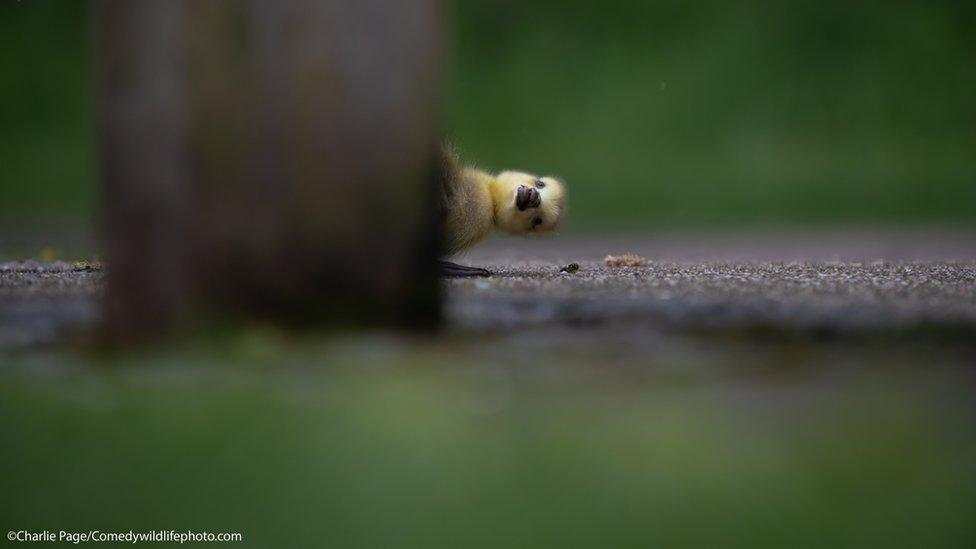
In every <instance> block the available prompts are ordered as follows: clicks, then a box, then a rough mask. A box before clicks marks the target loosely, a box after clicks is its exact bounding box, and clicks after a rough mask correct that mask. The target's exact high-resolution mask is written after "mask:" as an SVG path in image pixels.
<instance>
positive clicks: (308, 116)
mask: <svg viewBox="0 0 976 549" xmlns="http://www.w3.org/2000/svg"><path fill="white" fill-rule="evenodd" d="M438 4H439V2H437V1H436V0H424V1H418V2H409V3H391V2H385V1H383V0H359V1H356V2H347V1H341V0H329V1H315V0H289V1H285V2H264V1H260V0H253V1H239V2H224V1H218V0H202V1H201V0H192V1H191V0H184V1H182V2H174V1H169V0H140V1H132V0H106V1H104V2H103V3H102V5H101V7H100V10H99V14H98V19H99V29H100V31H99V39H100V48H99V53H100V57H99V58H100V63H101V71H100V73H101V74H100V83H101V89H100V117H101V131H102V165H103V170H104V171H103V174H104V181H105V185H104V188H105V235H106V239H107V247H106V251H107V255H108V257H107V259H108V268H109V273H110V278H109V288H108V292H107V298H106V313H107V315H106V318H107V327H108V331H109V333H110V334H112V335H114V336H115V337H116V338H117V339H129V338H142V337H144V336H151V335H152V334H157V333H160V332H165V331H166V330H167V329H169V328H171V327H172V326H174V325H179V324H180V322H181V320H182V319H184V318H186V317H188V316H190V317H193V316H197V314H198V313H199V312H201V311H208V310H216V311H218V312H221V311H222V312H225V313H233V314H241V315H244V316H257V317H270V318H273V319H278V320H284V321H289V322H295V321H297V322H310V323H330V322H342V323H345V322H347V321H354V322H368V323H372V322H403V321H409V322H410V323H413V324H420V325H431V324H432V323H434V322H436V318H437V314H438V313H437V311H438V288H437V279H436V271H435V270H434V260H435V259H436V254H437V249H436V236H435V235H436V223H435V220H434V219H433V212H434V206H435V204H434V200H433V197H434V194H433V192H432V191H433V189H432V188H431V187H432V182H433V178H432V176H431V173H432V170H433V166H432V162H431V159H432V158H434V156H435V155H434V148H435V147H436V142H437V139H436V135H437V131H438V127H437V121H438V116H437V114H438V113H437V106H438V103H439V101H438V89H439V78H440V77H439V50H440V46H441V45H440V35H441V30H440V27H441V13H440V8H439V5H438Z"/></svg>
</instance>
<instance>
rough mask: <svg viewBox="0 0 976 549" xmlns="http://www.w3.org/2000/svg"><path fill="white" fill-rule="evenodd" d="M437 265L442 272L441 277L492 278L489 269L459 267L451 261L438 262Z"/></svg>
mask: <svg viewBox="0 0 976 549" xmlns="http://www.w3.org/2000/svg"><path fill="white" fill-rule="evenodd" d="M437 263H438V265H439V267H440V270H441V276H451V277H457V276H491V271H489V270H488V269H481V268H478V267H465V266H464V265H458V264H457V263H451V262H450V261H438V262H437Z"/></svg>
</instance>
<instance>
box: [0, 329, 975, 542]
mask: <svg viewBox="0 0 976 549" xmlns="http://www.w3.org/2000/svg"><path fill="white" fill-rule="evenodd" d="M462 351H463V349H462V350H459V349H458V348H457V344H456V342H455V343H454V344H451V345H446V346H445V345H436V344H435V345H428V344H425V345H424V346H420V347H417V346H415V345H411V346H407V347H403V346H402V345H401V344H396V343H393V344H391V343H390V342H384V341H383V340H379V341H376V340H372V339H369V338H366V339H360V340H357V339H355V338H354V339H353V340H351V341H346V342H342V340H339V342H338V343H337V342H335V341H333V343H330V344H322V343H321V342H313V343H309V342H305V343H302V342H296V341H293V340H279V339H276V338H275V337H270V338H269V337H266V336H260V335H258V337H254V334H251V335H250V336H246V337H242V338H241V339H240V340H239V342H238V343H235V344H232V345H231V346H229V347H226V348H224V349H223V350H220V349H218V350H212V349H211V350H205V351H200V350H196V351H193V350H191V351H178V352H169V351H166V352H161V353H159V352H157V353H155V354H153V355H151V356H138V355H136V356H122V357H117V358H111V359H105V358H97V357H91V358H87V359H85V358H83V357H81V358H79V357H77V356H75V357H70V356H68V357H65V356H64V355H60V356H59V355H53V356H52V355H47V356H38V355H37V354H27V355H20V356H19V357H18V356H17V355H14V356H12V357H10V356H9V355H8V358H12V360H11V361H10V362H8V364H7V367H6V368H5V369H4V371H3V372H2V373H0V439H2V440H3V441H4V451H3V452H0V507H2V508H3V509H4V513H3V526H5V527H7V529H14V530H17V529H28V530H30V529H36V530H41V529H45V528H46V529H56V530H59V529H64V530H68V531H70V530H72V529H79V530H84V531H87V530H89V529H100V530H102V531H111V530H115V529H117V530H122V531H128V530H129V529H133V530H136V531H138V530H140V529H170V528H172V529H176V530H184V529H192V530H197V531H231V532H233V531H241V532H243V533H244V538H245V540H246V541H247V542H250V543H251V544H254V545H258V546H279V547H280V546H289V547H305V546H338V547H442V546H443V547H649V546H650V547H654V546H665V547H675V546H693V547H702V546H733V547H823V546H831V547H919V546H934V547H971V546H972V544H973V542H974V541H976V529H974V527H973V525H972V521H971V518H972V517H971V510H972V509H973V506H974V505H976V475H974V473H973V470H972V463H973V461H974V459H976V437H974V436H973V435H974V434H976V433H973V429H972V423H971V421H969V418H971V407H970V406H969V405H964V404H962V403H964V402H966V399H967V397H966V391H967V390H966V389H965V388H963V387H962V386H961V385H960V384H958V381H959V378H958V377H957V374H959V373H960V372H956V374H951V371H952V370H951V369H948V368H943V367H941V366H938V365H935V366H933V367H931V368H928V369H927V371H926V372H924V375H923V373H922V372H919V371H917V370H914V369H899V368H894V367H893V365H894V364H898V363H899V362H898V359H897V357H898V356H900V353H895V354H888V355H885V354H882V355H880V356H888V357H889V358H893V359H895V360H894V362H893V363H892V362H888V363H885V367H884V368H880V369H874V368H873V366H872V363H871V362H864V361H863V360H864V359H866V358H869V357H870V356H871V355H870V354H868V355H864V354H863V353H861V352H858V353H855V356H854V357H855V358H859V359H860V360H861V362H855V363H854V364H857V366H856V367H854V368H840V367H834V368H830V367H829V366H828V365H827V364H825V363H822V362H821V363H818V364H817V366H816V367H815V368H811V369H808V370H804V369H799V370H798V369H797V368H796V367H793V366H791V364H792V363H790V364H787V363H782V364H779V363H775V362H774V363H768V364H766V366H768V367H769V368H768V370H766V371H768V375H763V376H758V377H757V374H758V372H759V371H758V370H756V369H755V368H754V367H753V368H749V367H741V368H735V369H734V370H733V371H729V370H725V369H724V368H716V366H717V365H716V364H709V363H707V362H706V363H701V362H695V363H694V364H680V363H675V364H665V363H654V362H652V363H648V364H645V365H644V367H642V368H640V369H637V370H627V369H623V370H617V371H614V372H610V371H607V370H605V369H602V368H595V367H590V366H581V365H580V364H579V363H568V364H567V363H561V364H559V365H558V368H557V364H539V365H538V367H536V368H529V369H527V368H524V367H519V368H511V367H508V366H506V365H503V364H497V363H494V362H492V361H491V360H484V359H479V358H477V357H476V356H475V355H472V354H466V355H465V356H467V360H465V361H464V362H463V366H462V365H459V363H458V362H457V361H456V358H457V356H456V355H457V353H458V352H462ZM794 351H796V349H794ZM811 351H812V350H807V351H805V353H807V354H809V353H810V352H811ZM811 356H815V357H820V358H821V359H823V358H827V357H834V358H835V359H836V358H837V356H838V355H837V351H836V350H834V351H830V352H815V353H814V354H813V355H811ZM848 358H852V357H848ZM875 358H877V357H875ZM378 359H381V360H378ZM671 360H672V361H674V360H677V361H678V362H680V359H671ZM38 361H42V362H43V363H44V364H46V366H45V367H43V368H41V367H38V366H39V365H38ZM378 364H382V366H378ZM556 371H558V374H555V375H554V372H556ZM668 371H671V372H682V375H681V376H680V377H678V378H675V377H672V376H670V375H668V374H667V373H666V372H668ZM547 372H548V373H547ZM750 372H752V373H751V374H750ZM947 374H951V375H947ZM689 376H690V377H689ZM827 377H829V379H831V381H830V382H829V383H828V384H826V385H821V386H819V388H818V387H817V385H818V384H817V383H816V380H823V379H826V378H827ZM919 381H923V382H922V383H919Z"/></svg>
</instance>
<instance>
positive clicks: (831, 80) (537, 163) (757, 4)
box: [0, 0, 976, 229]
mask: <svg viewBox="0 0 976 549" xmlns="http://www.w3.org/2000/svg"><path fill="white" fill-rule="evenodd" d="M90 9H91V3H89V2H86V1H82V0H45V1H36V0H35V1H23V2H12V1H8V2H3V3H2V4H0V44H2V47H0V73H2V74H3V75H4V77H3V78H2V79H0V120H2V124H0V167H2V174H3V175H2V177H3V181H2V183H0V216H3V217H6V218H36V217H69V218H80V219H90V218H91V217H92V212H93V207H94V204H95V197H96V191H95V175H94V174H95V165H94V161H93V154H94V147H93V143H92V140H91V135H92V113H91V109H90V99H91V84H92V82H91V67H92V47H91V41H90V33H89V25H88V23H89V20H90V17H89V16H90V13H89V12H90ZM453 11H454V18H453V19H454V24H453V25H452V40H451V42H452V43H453V45H454V47H453V49H452V52H451V57H450V75H449V77H448V80H447V86H446V89H447V92H448V94H447V97H448V105H447V107H446V111H447V114H448V116H447V117H446V133H447V135H448V136H449V138H450V139H452V140H453V141H455V142H456V143H457V144H458V145H459V148H460V149H461V151H462V153H463V154H464V155H465V156H466V158H468V159H469V160H472V161H474V162H477V163H478V164H481V165H483V166H485V167H488V168H492V169H502V168H521V169H526V170H530V171H539V172H547V173H554V174H558V175H561V176H563V177H564V178H565V179H567V181H568V182H569V184H570V185H571V188H572V216H571V220H570V225H569V226H570V227H577V228H582V229H604V228H605V229H612V228H640V227H645V226H661V225H665V226H697V225H702V224H704V225H731V224H762V223H880V224H902V223H925V224H938V225H955V224H961V225H972V224H973V223H974V222H976V154H974V151H976V101H973V98H974V97H976V62H974V52H976V4H973V3H972V2H959V1H955V0H936V1H915V2H873V1H872V2H858V3H851V2H844V1H841V0H822V1H805V0H804V1H794V2H774V1H751V2H735V3H728V2H720V1H718V0H703V1H701V2H694V3H689V2H680V1H677V0H662V1H654V2H644V1H625V0H606V1H603V2H590V1H584V0H562V1H556V0H542V1H535V2H522V1H519V0H495V1H488V0H465V1H463V2H457V3H456V5H455V6H454V10H453Z"/></svg>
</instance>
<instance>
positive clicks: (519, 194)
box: [515, 185, 542, 212]
mask: <svg viewBox="0 0 976 549" xmlns="http://www.w3.org/2000/svg"><path fill="white" fill-rule="evenodd" d="M540 204H542V195H541V194H539V191H537V190H535V189H533V188H532V187H526V186H525V185H522V186H520V187H519V188H518V191H516V192H515V207H517V208H518V209H519V211H520V212H524V211H525V209H526V208H538V207H539V205H540Z"/></svg>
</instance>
